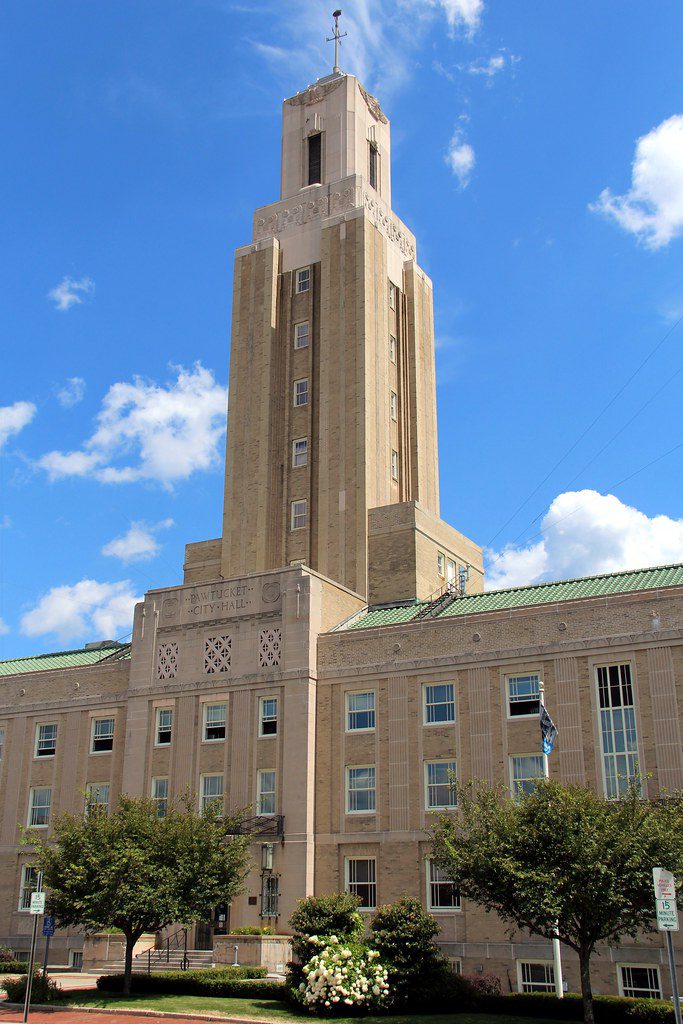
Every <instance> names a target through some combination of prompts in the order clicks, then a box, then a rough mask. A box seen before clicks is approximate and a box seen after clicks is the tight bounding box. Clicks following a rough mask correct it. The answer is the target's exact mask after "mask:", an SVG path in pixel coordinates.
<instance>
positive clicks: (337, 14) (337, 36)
mask: <svg viewBox="0 0 683 1024" xmlns="http://www.w3.org/2000/svg"><path fill="white" fill-rule="evenodd" d="M332 17H333V18H334V34H333V35H331V36H328V37H327V42H328V43H331V42H334V67H333V68H332V74H333V75H339V74H341V68H340V67H339V47H340V46H341V41H342V39H344V37H345V36H347V35H348V34H349V33H348V32H341V33H340V31H339V19H340V18H341V11H340V10H339V11H333V12H332Z"/></svg>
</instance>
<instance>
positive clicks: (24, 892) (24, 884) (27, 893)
mask: <svg viewBox="0 0 683 1024" xmlns="http://www.w3.org/2000/svg"><path fill="white" fill-rule="evenodd" d="M37 885H38V868H34V867H31V866H30V865H29V864H24V866H23V867H22V869H21V885H20V887H19V907H18V909H19V910H30V909H31V893H32V892H35V891H36V887H37Z"/></svg>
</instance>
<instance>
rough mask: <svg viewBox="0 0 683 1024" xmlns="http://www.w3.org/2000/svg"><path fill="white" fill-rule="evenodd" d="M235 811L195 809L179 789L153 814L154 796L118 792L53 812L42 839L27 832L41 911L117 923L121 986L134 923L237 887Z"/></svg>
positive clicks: (181, 913)
mask: <svg viewBox="0 0 683 1024" xmlns="http://www.w3.org/2000/svg"><path fill="white" fill-rule="evenodd" d="M238 821H239V819H237V818H234V819H226V818H222V819H221V818H218V817H216V815H215V813H212V810H211V809H210V808H209V809H207V810H206V811H205V812H204V813H202V814H197V813H196V812H195V811H194V810H193V809H192V807H191V803H190V800H189V798H188V799H185V800H184V801H183V802H182V803H181V805H180V806H178V807H170V808H169V810H168V813H167V815H166V816H165V817H163V818H160V817H158V816H157V807H156V804H155V803H154V801H152V800H145V799H140V798H135V799H134V798H132V797H125V796H124V797H121V799H120V801H119V804H118V806H117V808H116V810H114V811H113V812H112V813H111V814H107V813H106V811H105V810H104V808H102V807H98V806H97V805H96V804H93V805H91V806H90V807H89V808H88V810H87V813H85V814H83V815H80V816H75V815H71V814H63V815H61V816H60V817H58V818H56V819H55V823H54V829H53V834H52V836H51V837H50V838H49V840H44V839H42V837H41V838H38V837H37V836H36V834H35V833H31V832H29V833H27V836H26V839H27V841H28V842H30V843H33V844H35V845H36V847H37V849H36V858H35V863H36V865H37V866H38V867H40V868H42V870H43V872H44V883H45V886H46V888H47V890H48V901H47V905H48V910H49V912H50V913H53V914H55V916H56V918H57V921H58V923H59V924H60V925H80V926H82V927H83V928H85V929H87V930H93V929H98V928H103V927H114V928H118V929H120V931H121V932H122V933H123V934H124V936H125V938H126V959H125V972H124V978H125V981H124V991H125V992H126V993H128V992H130V982H131V975H132V962H133V947H134V945H135V943H136V942H137V940H138V939H139V938H140V936H141V935H142V934H143V933H144V932H155V931H159V930H160V929H162V928H165V927H167V926H168V925H169V924H172V923H174V922H180V921H183V922H189V921H197V920H202V919H205V918H207V917H209V916H210V915H211V914H212V913H213V911H214V908H215V907H216V906H217V905H218V904H219V903H227V902H229V901H230V900H231V899H232V898H233V897H234V896H235V895H236V894H237V893H238V892H239V891H240V889H241V886H242V881H243V879H244V876H245V874H246V872H247V869H248V839H247V837H245V836H235V835H233V834H231V833H233V832H234V830H235V826H236V825H237V824H238Z"/></svg>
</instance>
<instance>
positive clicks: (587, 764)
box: [0, 71, 683, 995]
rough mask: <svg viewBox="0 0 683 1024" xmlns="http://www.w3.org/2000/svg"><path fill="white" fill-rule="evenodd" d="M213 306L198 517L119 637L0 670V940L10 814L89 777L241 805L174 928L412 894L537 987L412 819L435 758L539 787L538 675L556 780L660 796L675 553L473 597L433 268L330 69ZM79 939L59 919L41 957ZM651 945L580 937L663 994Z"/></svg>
mask: <svg viewBox="0 0 683 1024" xmlns="http://www.w3.org/2000/svg"><path fill="white" fill-rule="evenodd" d="M232 309H233V311H232V345H231V356H230V405H229V412H228V433H227V456H226V473H225V501H224V516H223V529H222V535H221V536H220V537H218V538H215V539H210V540H202V541H199V542H197V543H191V544H188V545H187V548H186V558H185V565H184V582H183V583H182V584H181V585H179V586H174V587H166V588H163V589H158V590H151V591H150V592H149V593H147V595H146V596H145V599H144V601H143V602H142V603H141V604H139V605H138V606H137V608H136V610H135V617H134V623H133V634H132V642H131V643H130V644H126V645H121V644H117V643H115V642H113V641H100V642H95V643H92V644H89V645H87V646H86V647H85V648H84V649H82V650H77V651H67V652H61V653H57V654H48V655H40V656H36V657H27V658H25V659H20V660H13V661H6V662H3V663H0V751H1V760H0V942H4V943H6V944H7V945H9V946H10V947H12V949H13V950H15V951H16V952H17V953H18V954H19V955H25V953H26V950H27V949H28V946H29V935H30V929H31V918H30V915H29V913H28V909H29V902H30V892H31V889H32V886H33V885H34V875H33V871H32V868H31V866H30V862H31V853H30V849H28V848H27V847H26V846H22V845H21V844H20V839H21V830H22V827H25V826H30V827H32V828H35V829H41V830H44V831H45V834H47V835H48V836H49V830H50V827H51V823H52V821H53V819H54V816H55V815H57V814H59V813H61V812H64V811H70V812H73V813H80V812H82V810H83V807H84V800H85V795H86V794H89V795H90V796H91V797H92V798H93V799H95V800H97V801H98V802H100V803H102V804H105V805H107V806H110V807H113V806H115V804H116V801H117V799H118V797H119V795H120V794H121V793H127V794H131V795H145V796H148V797H151V798H152V799H153V800H155V801H156V803H157V806H158V810H159V814H163V813H164V812H165V809H166V808H167V807H168V805H169V802H170V801H173V800H174V798H176V797H177V796H178V795H179V794H181V793H183V792H185V791H186V790H187V789H188V788H189V789H191V790H192V791H194V792H196V794H197V805H198V807H202V806H204V805H206V804H207V803H209V802H211V801H215V800H220V801H222V802H223V805H224V807H225V809H226V811H230V810H235V809H238V808H244V807H248V808H249V811H248V817H247V820H246V821H245V823H244V828H245V830H247V831H248V832H249V833H250V835H252V837H253V866H252V869H251V872H250V874H249V877H248V879H247V883H246V887H245V891H244V893H243V894H242V895H241V896H239V897H238V898H237V899H236V900H235V901H234V902H233V903H232V905H231V906H229V907H228V906H222V907H217V908H216V913H215V917H214V919H213V920H212V921H208V922H200V923H198V924H197V926H196V927H195V929H194V934H193V935H192V944H193V945H194V946H195V947H197V948H199V947H203V948H211V947H212V945H213V941H214V936H215V935H216V934H219V935H220V934H225V933H228V932H229V931H230V929H231V928H234V927H237V926H244V925H259V924H270V925H272V926H273V927H274V929H275V930H276V931H284V932H286V931H287V926H288V920H289V917H290V915H291V913H292V910H293V908H294V905H295V902H296V900H297V899H299V898H300V897H302V896H305V895H308V894H322V893H330V892H337V891H340V890H343V889H346V890H348V891H350V892H354V893H357V894H358V895H359V896H360V897H361V899H362V903H363V907H364V908H365V910H366V911H367V912H368V913H370V912H371V911H372V909H373V908H374V907H376V906H379V905H380V904H381V903H387V902H390V901H392V900H395V899H397V898H398V897H400V896H402V895H404V894H412V895H419V897H420V898H421V899H422V900H423V901H424V904H425V906H426V907H427V909H428V910H429V911H430V912H431V913H433V915H434V917H435V919H436V920H437V921H438V924H439V927H440V930H441V931H440V936H439V941H440V943H441V944H442V947H443V949H444V952H445V953H446V954H447V955H448V957H449V958H450V959H451V960H452V962H453V965H454V967H455V968H456V969H461V970H462V971H463V972H467V973H477V972H485V973H494V974H497V975H499V976H500V977H501V979H502V980H503V985H504V988H505V989H508V988H510V989H512V990H517V989H520V990H534V989H538V990H551V989H552V988H553V981H554V978H553V962H552V951H551V947H550V944H549V943H546V942H544V941H542V940H539V939H538V938H535V937H533V936H529V935H527V934H521V933H519V934H513V935H510V934H508V933H507V931H506V929H505V928H504V927H503V926H502V924H501V923H500V922H499V921H498V919H497V918H496V917H495V916H493V915H488V914H486V913H484V912H483V911H481V910H480V909H478V908H477V907H475V906H473V905H471V904H468V902H467V901H466V900H462V901H461V900H460V897H459V894H458V892H457V890H456V889H455V888H454V886H453V885H452V884H451V883H450V881H449V879H448V878H445V877H443V876H442V875H441V874H440V873H439V871H438V870H437V869H436V868H435V866H434V865H433V863H432V862H431V860H430V858H429V842H428V832H427V830H428V829H429V827H430V821H431V820H432V816H433V814H434V812H438V811H440V810H444V809H446V810H449V809H452V808H453V801H454V796H453V792H452V790H451V788H450V786H449V777H450V773H451V772H455V773H456V774H457V776H458V777H459V778H460V779H461V780H467V779H483V780H486V781H488V782H491V783H503V784H504V785H505V786H507V787H509V791H510V795H511V798H514V797H516V796H518V795H519V794H520V793H522V792H524V791H525V790H527V789H528V788H529V787H530V786H533V784H534V780H535V779H536V778H538V777H539V775H541V774H542V760H541V753H540V733H539V724H538V701H539V684H540V682H541V681H543V682H544V684H545V694H546V701H547V704H548V707H549V709H550V711H551V714H552V717H553V718H554V720H555V722H556V724H557V726H558V728H559V739H558V742H557V745H556V749H555V752H554V753H553V755H552V757H551V759H550V773H551V776H552V777H553V778H557V779H560V780H561V781H562V782H565V783H578V784H586V785H589V786H591V787H593V788H595V789H596V790H597V791H598V792H600V793H602V794H604V796H606V797H608V798H616V797H618V796H619V792H620V787H621V786H623V785H624V780H625V779H628V778H629V777H632V776H633V775H634V773H635V772H636V765H638V766H640V769H641V770H642V771H643V772H644V773H645V776H646V781H645V784H644V785H645V788H646V790H647V795H648V796H649V797H657V796H658V795H659V794H660V793H664V792H671V791H673V790H677V789H680V788H683V749H682V744H681V724H680V713H681V706H682V704H683V565H673V566H664V567H659V568H653V569H643V570H640V571H631V572H621V573H614V574H610V575H603V576H593V577H589V578H584V579H575V580H569V581H561V582H555V583H544V584H540V585H537V586H529V587H520V588H515V589H511V590H499V591H485V590H484V586H483V583H484V577H483V562H482V551H481V548H480V547H478V546H477V545H476V544H475V543H474V542H473V541H471V540H469V539H468V538H466V537H464V536H462V534H460V533H458V531H457V530H455V529H454V528H453V527H452V526H450V525H448V524H447V523H445V522H444V521H443V520H442V519H441V518H440V512H439V474H438V458H437V429H436V397H435V367H434V327H433V301H432V286H431V282H430V280H429V278H428V277H427V276H426V274H425V273H424V272H423V271H422V270H421V268H420V266H419V263H418V260H417V246H416V241H415V238H414V236H413V235H412V234H411V232H410V230H409V229H408V228H407V227H406V226H405V225H404V224H403V223H402V222H401V221H400V220H399V218H398V217H397V216H396V214H395V213H394V212H393V209H392V202H391V145H390V128H389V122H388V120H387V118H386V117H385V115H384V113H383V112H382V109H381V107H380V105H379V103H378V101H377V100H376V99H375V98H374V97H373V96H370V95H369V94H368V93H367V92H366V90H365V89H364V88H363V86H362V85H361V83H360V82H359V81H358V80H357V79H356V78H355V77H353V76H352V75H347V74H343V73H340V72H338V71H335V72H334V73H333V74H331V75H329V76H327V77H325V78H323V79H320V80H319V81H317V82H316V83H315V84H314V85H312V86H311V87H309V88H308V89H306V90H304V91H303V92H301V93H298V94H297V95H296V96H293V97H292V98H291V99H288V100H286V101H285V102H284V106H283V126H282V173H281V193H280V199H279V200H278V201H277V202H274V203H271V204H270V205H268V206H265V207H262V208H260V209H258V210H256V213H255V215H254V222H253V233H252V240H251V241H250V242H249V243H248V244H247V245H245V246H244V247H242V248H240V249H238V250H237V252H236V254H235V265H234V285H233V307H232ZM96 639H97V638H93V640H96ZM82 948H83V936H82V935H81V934H79V933H78V932H77V931H76V930H73V929H72V930H61V931H59V930H58V932H57V934H56V935H55V938H54V940H53V944H52V951H53V957H52V958H53V960H54V962H56V963H67V962H69V963H71V964H72V965H77V964H78V963H79V960H80V954H81V951H82ZM663 950H664V947H663V943H662V941H661V939H660V936H659V935H654V936H650V937H643V938H640V939H638V940H636V941H632V940H626V941H625V942H624V944H623V945H622V946H620V947H609V948H608V947H604V948H602V949H601V950H600V955H599V957H596V960H595V968H594V975H595V989H596V990H597V991H598V992H621V993H624V994H627V995H634V994H645V995H648V994H649V995H668V994H669V993H670V981H669V977H668V970H666V969H665V966H664V964H665V959H664V955H663ZM681 955H682V953H681V947H680V946H679V947H678V956H679V958H680V957H681ZM563 969H564V977H565V979H566V982H567V985H568V987H569V989H570V990H574V991H578V990H579V975H578V965H577V962H576V959H575V958H574V957H573V956H571V955H569V953H568V952H567V951H565V952H564V963H563Z"/></svg>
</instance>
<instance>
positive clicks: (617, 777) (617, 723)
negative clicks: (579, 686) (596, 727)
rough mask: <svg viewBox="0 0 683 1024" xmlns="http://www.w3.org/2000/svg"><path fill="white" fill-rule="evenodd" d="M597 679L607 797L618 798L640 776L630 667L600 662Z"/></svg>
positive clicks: (610, 798)
mask: <svg viewBox="0 0 683 1024" xmlns="http://www.w3.org/2000/svg"><path fill="white" fill-rule="evenodd" d="M597 680H598V703H599V705H600V711H599V715H600V740H601V746H602V762H603V770H604V775H605V796H606V797H607V798H608V800H615V799H617V798H618V797H620V796H621V795H622V794H624V793H625V792H626V791H627V789H628V787H629V784H630V783H631V782H632V781H633V780H634V779H636V778H637V774H636V763H637V760H638V737H637V734H636V719H635V708H634V706H633V686H632V683H631V666H630V665H629V664H625V665H601V666H599V667H598V669H597Z"/></svg>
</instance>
